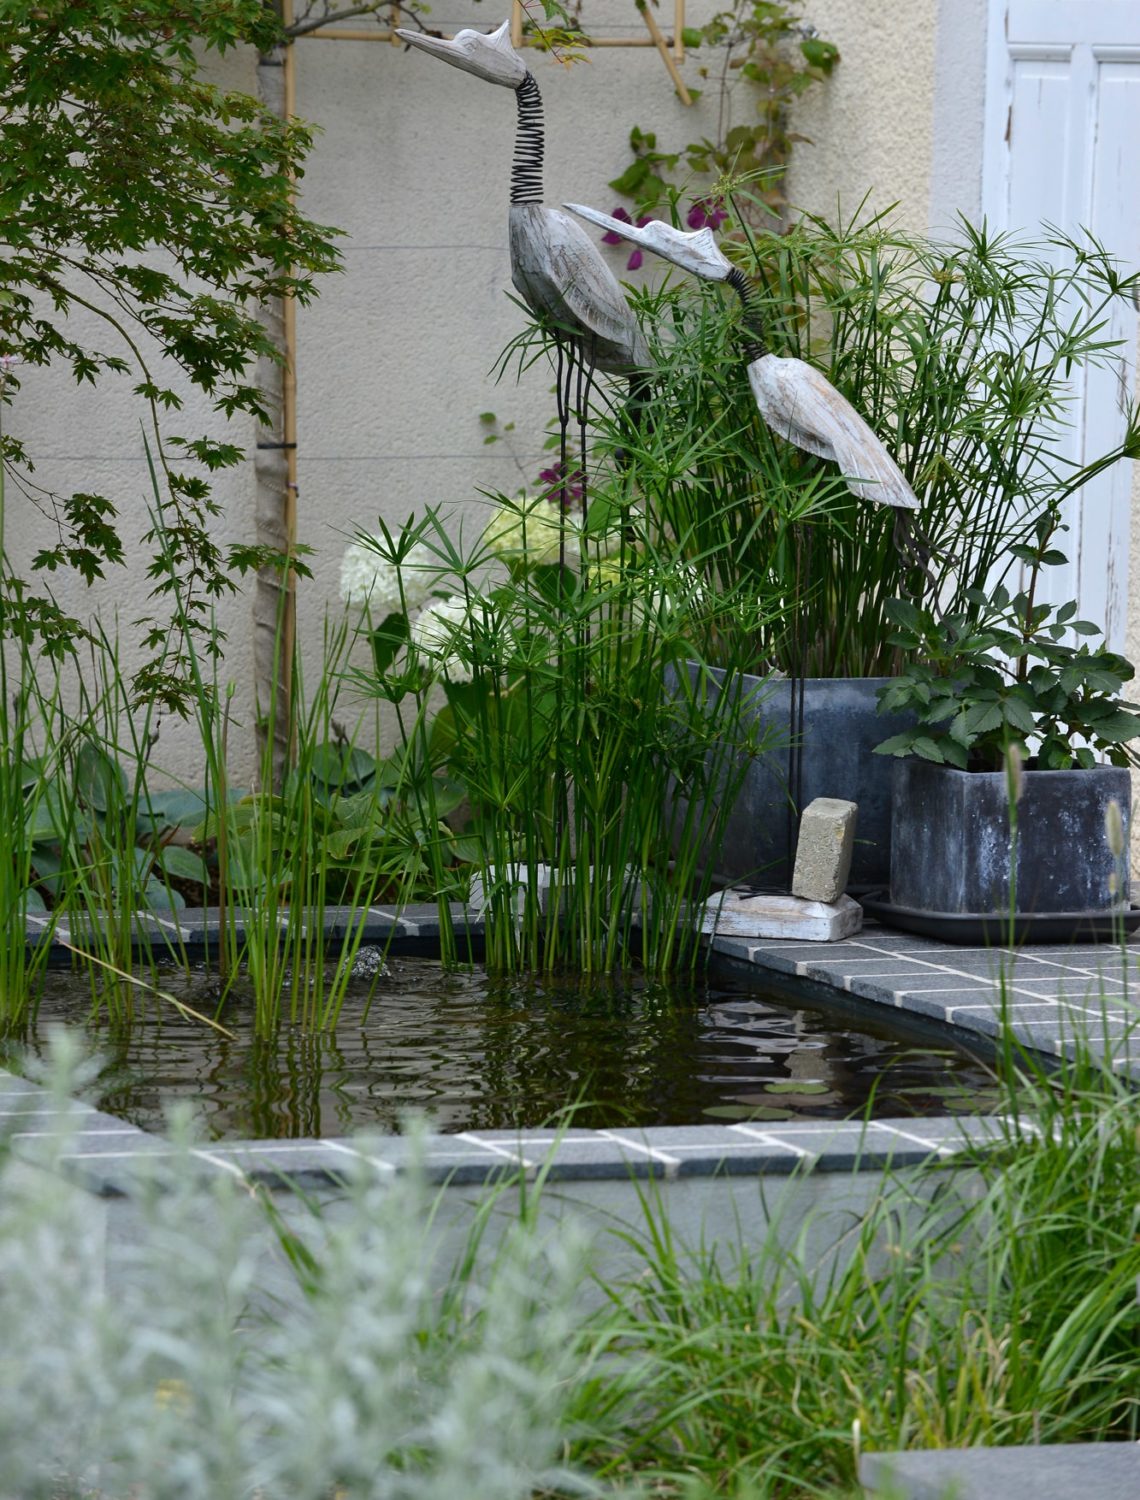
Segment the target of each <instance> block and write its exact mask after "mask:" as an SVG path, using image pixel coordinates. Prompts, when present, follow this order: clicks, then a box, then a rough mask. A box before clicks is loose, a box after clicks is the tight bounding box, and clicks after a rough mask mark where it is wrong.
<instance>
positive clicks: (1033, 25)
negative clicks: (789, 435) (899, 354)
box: [982, 0, 1140, 650]
mask: <svg viewBox="0 0 1140 1500" xmlns="http://www.w3.org/2000/svg"><path fill="white" fill-rule="evenodd" d="M1138 172H1140V0H990V15H989V41H988V57H987V78H986V126H985V155H984V161H983V172H982V206H983V210H984V212H985V214H986V217H987V219H988V220H989V222H990V224H991V225H992V226H993V227H994V228H997V229H1011V230H1015V231H1028V232H1031V233H1032V232H1036V231H1037V229H1038V226H1039V225H1041V224H1052V225H1055V226H1056V227H1058V228H1060V229H1063V230H1065V231H1066V232H1067V233H1070V234H1074V235H1075V234H1078V233H1079V231H1080V230H1082V229H1087V230H1089V231H1091V233H1092V234H1093V235H1094V236H1095V238H1096V239H1097V240H1099V241H1100V242H1101V243H1102V244H1103V245H1104V246H1105V248H1106V249H1107V250H1108V251H1109V252H1110V253H1111V254H1113V255H1114V256H1116V257H1117V259H1118V260H1119V261H1120V262H1121V263H1122V265H1123V267H1125V268H1126V269H1127V270H1128V271H1132V270H1135V269H1136V267H1137V266H1138V265H1140V185H1138ZM1105 337H1110V338H1118V339H1121V340H1123V345H1122V348H1121V351H1120V354H1119V357H1117V358H1114V359H1113V361H1112V363H1111V365H1110V366H1109V367H1108V368H1104V369H1095V370H1090V371H1088V373H1087V375H1086V376H1085V377H1084V378H1082V379H1081V380H1080V382H1079V383H1078V384H1077V386H1076V388H1075V390H1074V396H1075V398H1076V406H1075V408H1074V412H1073V425H1072V428H1071V429H1070V430H1069V431H1068V432H1067V433H1066V434H1065V436H1064V442H1065V443H1066V444H1067V450H1068V456H1069V457H1070V458H1072V459H1074V460H1076V461H1078V462H1088V461H1089V460H1091V459H1092V458H1094V457H1096V456H1098V455H1099V454H1102V453H1104V452H1106V451H1107V450H1108V449H1110V448H1111V447H1112V446H1113V444H1114V443H1119V441H1120V439H1121V436H1122V434H1123V423H1124V418H1123V415H1122V412H1123V409H1125V408H1126V407H1127V403H1128V401H1129V400H1130V399H1131V397H1132V396H1133V394H1134V392H1135V383H1136V379H1135V378H1136V370H1135V355H1136V337H1137V315H1136V312H1135V310H1134V309H1133V308H1132V307H1130V306H1121V307H1118V308H1117V310H1116V313H1115V314H1114V319H1113V324H1112V327H1111V328H1110V329H1106V330H1105ZM1131 469H1132V465H1131V464H1129V463H1127V462H1126V463H1121V464H1117V465H1116V466H1115V467H1114V468H1113V469H1111V470H1109V471H1107V472H1106V473H1104V474H1102V475H1100V476H1099V477H1098V478H1097V479H1095V480H1093V481H1091V482H1090V483H1089V484H1088V485H1086V486H1085V488H1084V489H1083V491H1082V492H1081V494H1080V495H1079V496H1074V497H1073V499H1072V500H1071V501H1070V502H1069V508H1068V512H1067V514H1066V517H1065V519H1066V521H1067V523H1068V526H1069V530H1068V532H1067V534H1066V535H1065V536H1064V537H1063V538H1062V539H1061V540H1060V547H1061V549H1062V551H1064V552H1065V553H1066V554H1067V555H1068V557H1069V559H1070V561H1069V564H1068V566H1067V567H1066V568H1063V569H1055V570H1053V574H1054V576H1053V577H1052V578H1051V579H1050V581H1049V597H1051V598H1052V599H1053V601H1054V602H1055V603H1062V602H1064V600H1065V599H1069V598H1077V599H1078V600H1079V602H1080V612H1081V614H1082V615H1083V616H1084V618H1086V619H1091V620H1093V621H1094V622H1095V623H1097V624H1099V625H1103V626H1104V627H1105V629H1106V632H1107V634H1108V639H1109V643H1110V644H1111V645H1112V646H1113V648H1114V649H1116V650H1122V649H1123V645H1124V627H1125V616H1126V606H1127V590H1128V545H1129V505H1130V498H1131V489H1132V473H1131Z"/></svg>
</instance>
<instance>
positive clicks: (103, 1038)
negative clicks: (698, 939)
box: [9, 958, 996, 1139]
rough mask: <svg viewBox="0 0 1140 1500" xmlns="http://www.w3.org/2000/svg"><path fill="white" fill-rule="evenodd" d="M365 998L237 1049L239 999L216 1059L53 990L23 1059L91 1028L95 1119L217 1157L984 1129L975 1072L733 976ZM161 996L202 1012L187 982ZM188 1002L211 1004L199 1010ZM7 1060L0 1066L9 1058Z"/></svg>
mask: <svg viewBox="0 0 1140 1500" xmlns="http://www.w3.org/2000/svg"><path fill="white" fill-rule="evenodd" d="M389 970H390V973H389V974H388V976H386V977H385V978H383V979H381V980H380V981H379V982H378V983H377V985H376V987H375V990H374V991H373V993H372V1001H371V1006H370V1008H369V1006H368V995H369V989H368V987H367V986H366V985H363V984H362V985H361V986H360V987H359V989H358V990H357V991H356V992H355V993H350V995H349V997H348V999H347V1001H346V1003H345V1005H344V1008H343V1010H342V1012H341V1016H340V1023H339V1025H338V1027H337V1029H336V1031H335V1033H333V1034H330V1035H313V1034H311V1033H309V1034H306V1033H303V1032H302V1031H300V1030H299V1029H293V1028H290V1027H289V1026H282V1028H281V1030H280V1033H279V1035H278V1037H277V1039H276V1041H275V1042H267V1041H263V1040H259V1039H258V1038H256V1037H255V1036H254V1035H253V1032H252V1027H251V1025H250V1021H249V1016H250V1008H249V1006H248V1003H247V1002H245V1001H243V998H242V997H241V996H236V997H234V998H232V999H231V1001H230V1002H229V1003H228V1005H227V1007H226V1010H225V1011H224V1012H223V1014H222V1016H221V1017H220V1019H222V1020H224V1022H225V1024H226V1025H227V1026H229V1027H230V1028H231V1029H233V1030H234V1031H236V1032H237V1033H238V1040H237V1041H231V1040H229V1039H227V1038H225V1037H223V1036H219V1035H218V1033H216V1032H214V1031H212V1030H210V1029H208V1028H206V1027H204V1026H202V1025H200V1024H197V1023H194V1022H189V1021H183V1020H180V1019H179V1018H178V1016H177V1015H176V1014H173V1013H172V1012H171V1010H170V1008H169V1007H157V1006H156V1004H155V1003H154V1002H153V1001H148V1002H146V1003H145V1004H144V1005H143V1006H141V1007H139V1008H137V1009H136V1016H135V1020H134V1023H133V1024H132V1025H130V1026H129V1027H115V1028H112V1027H109V1026H108V1025H107V1024H106V1023H100V1022H98V1021H93V1020H91V1019H90V1016H89V1011H90V991H89V990H88V989H87V988H86V986H85V985H83V984H82V983H80V982H78V981H75V980H72V979H70V978H69V977H67V976H58V977H56V978H54V979H53V981H52V984H51V992H50V993H49V994H48V995H47V996H46V997H45V999H44V1002H43V1004H42V1005H41V1007H40V1012H39V1017H38V1022H37V1026H36V1030H35V1033H34V1035H33V1036H32V1037H31V1039H30V1041H29V1042H28V1043H26V1044H25V1045H26V1046H29V1047H30V1049H31V1050H32V1051H34V1052H39V1051H41V1050H42V1048H43V1046H44V1041H45V1038H46V1035H47V1032H48V1029H49V1027H51V1026H52V1025H54V1024H58V1023H59V1022H61V1021H62V1022H64V1023H66V1024H68V1025H75V1024H84V1023H86V1025H87V1030H88V1033H89V1035H90V1037H91V1040H92V1042H93V1044H94V1045H95V1046H96V1047H97V1048H98V1050H99V1052H100V1054H101V1056H102V1057H103V1058H104V1060H105V1064H104V1067H103V1071H102V1074H101V1076H100V1081H99V1089H98V1095H99V1097H98V1100H97V1102H98V1103H99V1105H100V1107H101V1108H103V1109H106V1110H108V1111H109V1112H110V1113H112V1114H115V1115H119V1116H121V1117H122V1118H124V1119H128V1120H131V1121H132V1122H133V1123H135V1124H136V1125H140V1126H142V1127H143V1128H144V1129H146V1130H161V1129H162V1127H163V1121H164V1111H165V1110H166V1109H168V1108H169V1106H170V1105H172V1104H174V1103H175V1102H177V1101H184V1100H185V1101H190V1102H191V1103H192V1105H193V1107H194V1110H195V1112H196V1113H197V1115H198V1116H199V1119H200V1123H201V1128H202V1130H203V1131H204V1133H205V1134H207V1135H208V1136H210V1137H213V1138H215V1139H222V1138H235V1137H248V1138H258V1139H265V1138H269V1137H291V1136H321V1135H325V1136H335V1135H343V1134H348V1133H349V1132H352V1131H357V1130H368V1129H374V1130H375V1129H383V1130H394V1129H397V1128H398V1126H399V1123H400V1118H401V1116H402V1115H403V1114H404V1113H406V1112H407V1111H408V1110H418V1111H422V1112H424V1113H426V1114H427V1115H428V1116H429V1117H430V1118H431V1119H432V1121H433V1122H434V1123H435V1124H436V1126H437V1127H438V1128H440V1129H442V1130H445V1131H458V1130H471V1129H493V1128H512V1127H515V1126H535V1125H540V1124H546V1123H549V1122H551V1121H552V1120H554V1119H556V1118H557V1117H558V1116H559V1114H560V1112H562V1111H565V1110H566V1109H567V1108H568V1107H571V1106H576V1109H575V1114H574V1119H575V1122H576V1123H577V1124H579V1125H581V1126H587V1127H598V1126H615V1125H619V1124H620V1125H677V1124H699V1123H702V1122H703V1123H712V1122H717V1121H721V1122H731V1121H739V1120H786V1119H791V1118H793V1117H799V1118H811V1119H819V1118H829V1119H836V1118H839V1119H841V1118H843V1117H845V1116H847V1115H850V1114H853V1113H854V1114H860V1113H863V1112H864V1111H866V1110H867V1108H868V1105H869V1104H870V1106H871V1112H872V1113H873V1114H877V1115H879V1116H885V1115H906V1114H915V1115H921V1114H928V1115H929V1114H948V1113H953V1112H955V1111H984V1110H986V1109H987V1108H990V1107H992V1106H993V1104H994V1102H995V1098H996V1090H995V1087H994V1083H993V1077H992V1075H991V1073H990V1072H989V1071H988V1070H987V1069H986V1068H983V1067H982V1066H981V1065H980V1064H978V1063H977V1062H974V1061H971V1060H969V1059H967V1058H965V1057H963V1056H961V1055H960V1054H957V1053H955V1052H952V1051H947V1050H944V1049H942V1048H941V1047H939V1046H937V1045H931V1044H930V1043H929V1042H927V1041H915V1040H913V1039H911V1040H906V1039H900V1038H898V1037H897V1036H895V1037H892V1036H891V1034H890V1033H889V1032H888V1031H886V1030H885V1029H883V1028H880V1027H878V1026H875V1025H873V1024H872V1025H867V1024H864V1023H862V1022H861V1021H860V1022H858V1023H852V1021H851V1020H850V1018H849V1017H847V1016H844V1015H838V1014H836V1013H835V1012H832V1011H831V1010H830V1009H822V1008H819V1007H818V1006H814V1005H812V1004H805V1005H799V1006H793V1005H789V1004H788V1003H787V1001H786V1000H782V999H780V998H778V997H776V996H774V995H772V994H770V993H767V992H765V991H764V990H762V989H759V988H757V987H756V986H755V985H754V984H752V983H751V982H748V981H741V980H737V979H735V978H728V979H708V980H705V979H699V978H698V979H696V980H693V981H690V982H687V983H683V984H678V983H675V982H673V983H669V984H665V983H662V982H660V981H656V980H651V979H647V978H646V977H645V976H643V975H636V974H635V975H629V976H625V977H623V978H620V979H605V980H591V981H590V982H589V983H588V984H586V983H584V982H583V980H582V979H581V977H580V976H576V977H556V978H541V979H536V978H533V977H528V978H525V979H519V978H509V979H503V978H491V977H489V976H488V975H487V974H486V973H484V972H483V971H482V970H480V969H476V970H459V971H455V970H451V971H445V970H443V969H441V967H440V966H439V964H437V963H434V962H432V961H430V960H427V959H418V958H391V959H389ZM192 979H193V977H192V976H191V977H190V978H189V979H187V980H186V981H184V984H183V987H182V988H178V987H177V985H176V983H175V981H173V980H171V978H170V977H169V976H164V977H163V981H162V982H163V986H164V988H167V989H169V990H171V991H173V992H175V993H177V994H179V996H180V998H184V999H186V1000H187V1001H188V1002H189V1003H192V1004H194V1005H196V1006H198V1007H199V1008H202V1009H207V1010H209V1009H210V1008H211V1007H210V1002H209V999H208V989H206V988H205V987H204V985H203V982H202V979H201V977H199V978H198V982H197V986H196V987H195V985H194V983H193V982H192ZM204 995H205V996H207V998H204ZM11 1055H12V1054H11V1050H9V1057H11Z"/></svg>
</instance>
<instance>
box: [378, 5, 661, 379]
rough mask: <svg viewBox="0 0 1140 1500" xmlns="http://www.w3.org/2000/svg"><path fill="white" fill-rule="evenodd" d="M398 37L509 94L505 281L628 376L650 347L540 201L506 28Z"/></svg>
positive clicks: (521, 69)
mask: <svg viewBox="0 0 1140 1500" xmlns="http://www.w3.org/2000/svg"><path fill="white" fill-rule="evenodd" d="M396 35H397V36H399V37H400V38H402V39H403V40H404V41H406V42H408V43H409V44H410V45H411V46H413V47H418V48H419V49H420V50H421V51H423V52H427V53H428V54H429V55H430V56H432V57H438V58H439V59H440V60H441V61H443V62H446V63H450V64H451V66H452V67H456V68H462V69H463V71H464V72H467V73H474V74H475V76H476V77H477V78H482V79H483V80H484V81H485V82H487V83H497V84H500V85H503V86H505V87H508V88H512V89H514V91H515V95H516V98H517V101H518V128H517V133H516V136H515V154H514V163H513V166H512V171H511V206H510V229H509V232H510V249H511V280H512V281H513V282H514V285H515V288H516V290H517V291H518V294H519V296H520V297H521V298H522V299H523V301H524V302H525V303H526V305H527V306H528V307H529V308H530V309H531V311H532V312H533V313H534V314H535V315H536V316H537V317H539V318H544V319H549V320H550V321H551V322H553V323H554V324H555V325H556V327H557V329H558V331H559V332H560V333H562V334H564V335H565V336H567V337H568V338H570V339H572V340H574V342H575V343H576V344H577V345H578V346H579V348H580V349H581V352H582V355H583V357H584V358H585V359H586V360H587V361H588V362H589V363H590V364H591V365H596V366H597V368H598V369H600V370H607V371H610V372H612V373H615V374H630V373H631V372H633V371H636V370H639V369H643V368H645V367H646V366H647V365H648V364H649V362H650V355H649V346H648V345H647V344H646V342H645V336H644V335H643V334H642V332H641V329H640V328H639V327H638V323H637V319H636V318H635V317H634V316H633V313H632V312H631V310H630V307H629V304H628V303H627V302H626V300H625V297H624V296H623V295H622V290H621V287H620V286H619V285H618V283H617V279H616V278H615V276H614V274H613V272H612V271H611V270H610V268H609V266H608V265H607V264H606V260H605V257H604V256H603V255H602V252H601V251H600V250H599V249H598V247H597V246H596V245H595V244H594V242H593V240H592V239H591V238H590V236H589V235H588V234H587V233H586V231H585V230H584V229H583V228H582V226H581V225H580V224H578V223H577V222H576V221H575V220H574V219H572V218H570V216H569V215H568V214H565V213H563V212H562V210H561V209H558V208H548V207H546V206H545V205H544V204H543V202H542V165H543V156H544V147H545V140H544V134H543V125H542V99H541V96H540V94H539V91H538V85H537V84H536V83H535V81H534V78H533V76H532V75H531V73H530V72H529V71H528V70H527V67H526V64H525V63H524V62H523V60H522V58H521V57H520V56H519V55H518V53H517V52H516V51H515V50H514V48H513V47H512V46H511V42H510V23H509V22H508V21H504V22H503V24H502V25H501V26H500V27H499V28H498V29H497V30H496V31H493V32H490V33H489V34H487V33H483V32H479V31H461V32H459V33H458V34H457V35H456V36H455V37H454V39H452V40H451V41H446V40H444V39H443V38H442V37H431V36H427V35H426V34H424V33H422V32H417V31H410V30H398V31H397V33H396Z"/></svg>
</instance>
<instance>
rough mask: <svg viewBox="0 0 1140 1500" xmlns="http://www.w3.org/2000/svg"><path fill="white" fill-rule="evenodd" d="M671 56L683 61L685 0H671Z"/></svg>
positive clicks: (680, 61)
mask: <svg viewBox="0 0 1140 1500" xmlns="http://www.w3.org/2000/svg"><path fill="white" fill-rule="evenodd" d="M673 56H674V57H675V58H676V59H677V61H678V62H679V63H683V62H684V61H685V0H673Z"/></svg>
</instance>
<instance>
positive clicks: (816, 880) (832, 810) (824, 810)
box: [792, 797, 859, 903]
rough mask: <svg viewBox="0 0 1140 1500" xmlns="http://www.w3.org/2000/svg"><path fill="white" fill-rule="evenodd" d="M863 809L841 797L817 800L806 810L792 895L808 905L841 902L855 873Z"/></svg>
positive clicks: (802, 822)
mask: <svg viewBox="0 0 1140 1500" xmlns="http://www.w3.org/2000/svg"><path fill="white" fill-rule="evenodd" d="M858 813H859V808H858V805H857V804H856V803H854V802H843V801H841V800H840V799H839V798H838V797H817V798H816V799H815V801H814V802H809V803H808V805H807V807H805V808H804V812H803V817H802V818H801V819H800V837H799V843H798V844H797V845H796V867H795V872H794V873H793V875H792V895H793V896H802V897H803V899H804V900H805V901H824V902H828V903H830V902H833V901H838V900H839V898H840V896H842V894H843V889H844V887H845V886H846V884H847V877H848V875H850V873H851V856H852V855H853V854H854V852H855V821H856V818H857V817H858Z"/></svg>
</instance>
